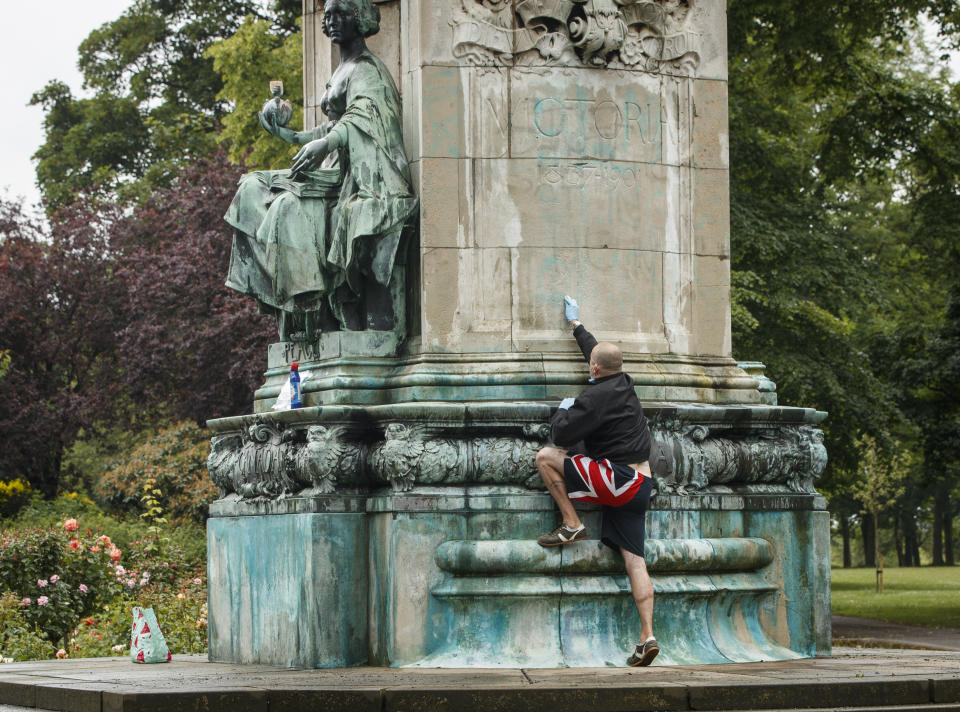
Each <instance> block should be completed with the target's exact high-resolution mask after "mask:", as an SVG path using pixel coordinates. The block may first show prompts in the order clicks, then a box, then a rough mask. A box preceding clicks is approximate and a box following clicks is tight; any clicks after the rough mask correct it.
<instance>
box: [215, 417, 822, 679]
mask: <svg viewBox="0 0 960 712" xmlns="http://www.w3.org/2000/svg"><path fill="white" fill-rule="evenodd" d="M645 410H646V412H647V417H648V419H649V421H650V428H651V435H652V441H653V442H652V451H651V456H650V464H651V469H652V471H653V475H654V486H655V491H656V495H655V497H654V499H653V500H652V509H651V511H650V512H649V513H648V515H647V533H648V542H647V549H646V559H647V563H648V568H649V569H650V571H651V574H652V576H653V580H654V587H655V590H656V596H657V599H656V604H655V607H654V610H655V613H654V616H655V631H656V635H657V638H658V640H659V641H660V642H661V644H662V646H663V648H662V652H661V655H660V658H658V662H660V663H661V664H695V663H697V664H699V663H710V662H727V661H729V662H734V661H736V662H744V661H754V660H784V659H788V658H791V657H797V656H812V655H823V654H828V653H829V648H830V619H829V615H830V598H829V571H830V569H829V537H828V534H829V522H828V515H827V512H826V511H825V509H826V503H825V500H824V498H823V497H821V496H819V495H817V494H816V492H815V490H814V488H813V483H814V481H815V479H816V478H817V477H818V476H819V475H820V473H821V472H822V471H823V468H824V466H825V463H826V453H825V451H824V449H823V444H822V433H820V431H819V430H817V429H816V427H815V426H816V425H817V424H818V423H819V422H820V421H821V420H822V419H823V417H824V415H825V414H823V413H819V412H817V411H813V410H808V409H802V408H786V407H778V406H726V407H717V406H711V405H704V404H677V403H655V404H647V405H646V406H645ZM552 411H553V406H552V405H548V404H547V403H542V402H541V403H537V402H487V401H479V402H466V403H464V402H460V403H454V402H430V403H405V404H395V405H375V406H357V405H349V406H347V405H330V406H315V407H308V408H302V409H298V410H295V411H285V412H281V413H270V414H260V415H252V416H243V417H239V418H226V419H221V420H216V421H211V422H210V423H209V425H210V427H211V429H213V430H214V432H215V433H216V435H215V436H214V438H213V444H212V448H211V455H210V459H209V460H208V466H209V469H210V474H211V478H212V479H213V481H214V483H215V484H216V485H217V486H218V487H220V489H221V495H222V496H221V499H219V500H218V501H217V502H215V503H213V504H212V505H211V506H210V519H209V522H208V556H209V564H208V565H209V577H210V585H209V603H208V605H209V621H210V655H211V658H212V659H214V660H217V661H222V662H262V663H270V664H276V665H289V666H302V667H342V666H346V665H358V664H371V665H386V666H425V667H474V666H481V667H501V666H506V667H524V668H529V667H557V666H571V667H594V666H606V665H623V664H624V663H625V660H626V658H627V656H628V655H629V653H630V650H631V648H632V647H633V646H634V645H635V644H636V643H637V641H638V639H639V635H640V628H639V618H638V615H637V613H636V609H635V607H634V603H633V599H632V596H631V595H630V587H629V582H628V580H627V577H626V575H625V572H624V570H623V562H622V560H621V558H620V556H619V554H618V553H614V552H611V551H609V550H607V549H606V548H605V547H603V546H602V545H601V544H600V543H599V542H598V541H597V540H596V539H593V540H589V541H586V542H582V543H578V544H575V545H573V546H569V547H565V548H562V549H561V550H544V549H541V548H540V547H539V546H537V545H536V543H535V539H536V537H537V536H538V535H540V534H542V533H544V532H548V531H550V530H552V529H553V528H554V527H555V526H556V524H557V520H558V516H557V511H556V507H555V505H554V503H553V501H552V499H551V498H550V497H549V495H547V494H546V493H544V492H543V490H542V482H541V480H540V476H539V474H538V473H537V470H536V466H535V455H536V452H537V450H538V449H539V448H540V447H542V446H543V445H545V444H547V443H548V442H549V427H548V426H547V423H548V422H549V419H550V415H551V413H552ZM599 516H600V512H599V511H598V510H597V509H595V508H594V509H590V508H587V510H586V511H585V512H584V514H583V519H584V521H585V523H586V525H587V527H588V529H589V530H590V532H591V533H592V535H593V536H594V537H597V536H598V535H599V532H600V521H599Z"/></svg>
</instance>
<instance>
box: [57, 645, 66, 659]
mask: <svg viewBox="0 0 960 712" xmlns="http://www.w3.org/2000/svg"><path fill="white" fill-rule="evenodd" d="M65 657H67V651H66V650H64V649H63V648H60V650H58V651H57V660H63V659H64V658H65Z"/></svg>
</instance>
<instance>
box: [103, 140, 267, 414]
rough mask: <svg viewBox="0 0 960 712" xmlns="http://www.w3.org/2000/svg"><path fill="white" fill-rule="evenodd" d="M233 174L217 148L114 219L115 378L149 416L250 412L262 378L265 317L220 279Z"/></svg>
mask: <svg viewBox="0 0 960 712" xmlns="http://www.w3.org/2000/svg"><path fill="white" fill-rule="evenodd" d="M240 174H241V170H240V169H238V168H237V167H235V166H232V165H231V164H230V163H229V162H227V160H226V156H225V155H224V154H223V153H222V152H220V153H218V154H216V155H215V156H213V157H211V158H208V159H205V160H202V161H199V162H197V163H196V165H193V166H191V167H189V168H188V169H187V170H185V171H183V172H182V173H181V174H180V175H179V176H178V178H177V179H176V181H175V182H174V184H173V186H171V187H170V188H167V189H164V190H160V191H157V192H156V193H155V194H154V195H153V196H151V198H150V199H149V200H148V201H147V202H146V203H145V204H144V205H142V206H141V207H139V208H137V209H136V210H134V212H133V213H132V215H130V216H129V217H127V218H125V219H123V220H121V221H118V222H117V223H116V225H115V226H114V229H113V232H112V236H113V240H114V244H115V245H116V249H117V250H118V252H119V253H120V257H119V258H118V264H117V279H118V281H119V282H120V283H121V284H122V285H123V287H124V290H123V294H124V304H123V314H122V317H121V322H120V323H121V326H118V332H119V339H120V342H121V343H122V350H121V353H120V355H119V357H118V358H119V364H120V368H121V373H122V376H121V379H122V383H123V385H124V389H125V392H126V393H127V394H128V395H129V396H130V397H131V398H132V399H133V400H134V401H135V402H136V403H137V404H138V407H140V408H142V409H144V410H146V411H148V412H150V413H153V414H154V415H156V416H162V417H168V416H169V417H174V418H188V419H191V420H194V421H195V422H197V423H200V424H202V423H203V422H204V421H205V420H206V419H207V418H211V417H216V416H227V415H238V414H242V413H248V412H250V408H251V404H252V400H253V399H252V395H253V391H254V389H255V388H256V387H257V386H259V385H260V383H261V382H262V374H263V371H264V370H265V368H266V363H265V358H266V347H267V344H269V343H270V341H271V340H275V339H276V329H275V326H274V324H273V320H272V319H271V318H269V317H265V316H260V315H258V314H257V306H256V302H255V301H254V300H252V299H250V298H248V297H245V296H243V295H240V294H238V293H236V292H233V291H232V290H229V289H227V288H226V287H225V286H224V279H225V275H226V274H227V267H228V264H229V259H230V247H231V232H230V228H229V226H228V225H227V224H226V223H225V222H224V220H223V214H224V213H225V212H226V209H227V207H228V206H229V205H230V200H231V199H232V197H233V194H234V192H235V190H236V182H237V179H238V178H239V176H240Z"/></svg>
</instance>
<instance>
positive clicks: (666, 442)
mask: <svg viewBox="0 0 960 712" xmlns="http://www.w3.org/2000/svg"><path fill="white" fill-rule="evenodd" d="M549 434H550V433H549V426H547V425H546V424H532V423H527V424H519V423H518V424H516V425H514V426H512V427H510V428H503V427H501V428H499V429H498V430H497V431H495V432H492V433H489V434H485V435H484V434H480V433H478V432H476V431H473V432H471V431H470V430H469V429H464V428H459V429H458V428H444V427H442V426H439V425H435V424H434V425H431V424H427V423H423V422H388V423H386V424H384V425H381V426H373V427H372V428H370V427H368V428H366V429H362V428H361V429H356V428H354V429H352V430H351V429H349V428H348V427H347V426H345V425H338V424H312V425H304V424H299V425H293V426H288V427H285V426H283V425H282V424H280V423H278V422H276V421H271V420H270V419H269V416H267V417H264V416H258V417H257V418H256V419H255V420H254V421H253V422H252V423H250V424H249V425H248V426H247V427H245V428H244V429H242V430H241V431H240V432H232V433H225V434H220V435H216V436H215V437H214V438H213V443H212V446H211V451H210V456H209V459H208V461H207V465H208V468H209V470H210V477H211V479H212V480H213V482H214V484H216V485H217V487H218V488H219V490H220V493H221V496H226V495H227V494H230V493H236V494H238V495H240V496H241V497H244V498H257V497H260V498H282V497H287V496H289V495H292V494H296V493H304V494H326V493H331V492H334V491H336V490H338V489H343V488H351V489H356V488H371V487H376V486H383V485H389V486H390V487H391V488H392V489H394V490H395V491H401V492H403V491H409V490H411V489H413V488H414V487H416V486H418V485H465V484H488V485H520V486H524V487H527V488H530V489H540V488H541V486H542V485H541V480H540V476H539V474H538V472H537V469H536V462H535V459H536V453H537V451H538V450H539V449H540V448H541V447H543V446H544V445H546V444H547V443H548V441H549ZM651 435H652V440H653V447H652V451H651V455H650V464H651V468H652V471H653V475H654V477H655V479H656V483H657V490H658V491H660V492H665V493H671V494H679V495H688V494H695V493H697V492H700V491H703V490H705V489H706V488H707V487H708V486H710V485H745V486H747V487H748V488H749V487H751V486H755V485H762V486H774V487H777V488H780V490H781V491H786V492H796V493H804V494H810V493H814V491H815V490H814V481H815V480H816V479H817V478H818V477H820V475H821V474H822V473H823V470H824V468H825V466H826V462H827V453H826V448H825V447H824V444H823V433H822V432H821V431H820V430H818V429H816V428H814V427H813V426H810V425H798V424H790V425H787V424H778V425H767V426H759V427H753V428H750V429H747V430H736V429H734V428H732V427H731V426H730V425H729V424H727V425H724V424H720V425H717V424H702V423H691V422H689V421H683V420H680V419H671V418H667V419H664V420H659V419H657V418H654V419H653V420H652V422H651Z"/></svg>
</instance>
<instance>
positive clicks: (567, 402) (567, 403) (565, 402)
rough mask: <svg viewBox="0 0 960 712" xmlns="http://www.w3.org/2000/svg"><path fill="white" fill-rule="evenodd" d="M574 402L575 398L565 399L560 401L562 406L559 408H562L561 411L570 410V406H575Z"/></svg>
mask: <svg viewBox="0 0 960 712" xmlns="http://www.w3.org/2000/svg"><path fill="white" fill-rule="evenodd" d="M573 401H574V399H573V398H564V399H563V400H562V401H560V405H559V406H557V407H558V408H560V410H570V406H572V405H573Z"/></svg>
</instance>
